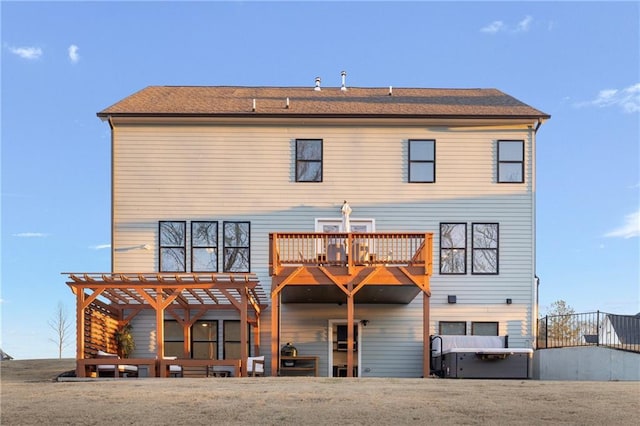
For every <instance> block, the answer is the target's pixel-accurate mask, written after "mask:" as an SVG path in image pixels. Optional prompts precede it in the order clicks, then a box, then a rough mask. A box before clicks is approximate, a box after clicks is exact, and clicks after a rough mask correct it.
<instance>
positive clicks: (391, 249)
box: [269, 232, 432, 274]
mask: <svg viewBox="0 0 640 426" xmlns="http://www.w3.org/2000/svg"><path fill="white" fill-rule="evenodd" d="M269 242H270V245H269V248H270V253H269V262H270V264H269V267H270V268H269V269H270V271H271V273H272V274H273V273H274V272H275V273H276V274H277V270H278V269H279V268H280V267H283V266H293V265H310V266H343V267H353V266H360V265H368V266H374V265H424V266H425V267H427V268H429V272H431V259H432V234H430V233H395V232H394V233H388V232H387V233H379V232H376V233H357V232H338V233H322V232H311V233H300V232H290V233H273V234H270V235H269Z"/></svg>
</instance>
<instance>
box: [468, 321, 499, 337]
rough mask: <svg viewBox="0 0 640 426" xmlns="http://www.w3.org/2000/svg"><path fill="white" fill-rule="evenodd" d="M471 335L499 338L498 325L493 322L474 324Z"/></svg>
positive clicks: (472, 324)
mask: <svg viewBox="0 0 640 426" xmlns="http://www.w3.org/2000/svg"><path fill="white" fill-rule="evenodd" d="M471 334H472V335H474V336H497V335H498V323H497V322H493V321H477V322H472V323H471Z"/></svg>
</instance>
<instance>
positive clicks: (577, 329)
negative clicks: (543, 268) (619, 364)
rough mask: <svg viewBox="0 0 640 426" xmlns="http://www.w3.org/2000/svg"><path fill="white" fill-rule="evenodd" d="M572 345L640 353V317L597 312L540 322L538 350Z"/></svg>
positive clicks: (543, 318)
mask: <svg viewBox="0 0 640 426" xmlns="http://www.w3.org/2000/svg"><path fill="white" fill-rule="evenodd" d="M569 346H605V347H610V348H615V349H622V350H626V351H632V352H640V317H638V316H632V315H617V314H610V313H607V312H601V311H596V312H586V313H579V314H571V315H547V316H545V317H542V318H540V319H539V320H538V341H537V348H538V349H545V348H562V347H569Z"/></svg>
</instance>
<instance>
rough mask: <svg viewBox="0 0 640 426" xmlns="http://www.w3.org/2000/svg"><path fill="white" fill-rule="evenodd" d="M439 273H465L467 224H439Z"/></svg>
mask: <svg viewBox="0 0 640 426" xmlns="http://www.w3.org/2000/svg"><path fill="white" fill-rule="evenodd" d="M440 273H441V274H466V273H467V224H466V223H441V224H440Z"/></svg>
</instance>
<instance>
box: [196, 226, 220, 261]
mask: <svg viewBox="0 0 640 426" xmlns="http://www.w3.org/2000/svg"><path fill="white" fill-rule="evenodd" d="M191 271H193V272H218V222H191Z"/></svg>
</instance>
